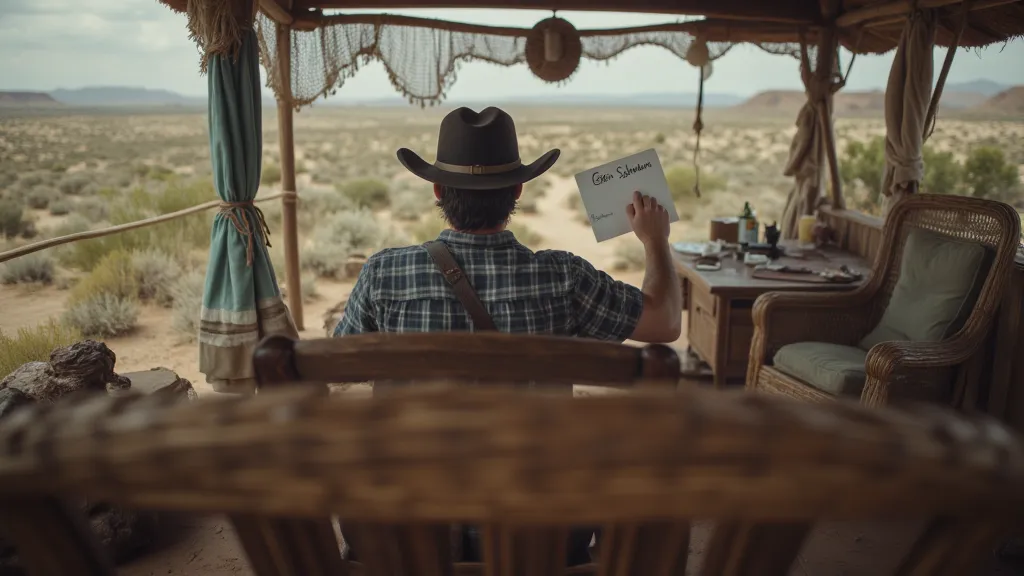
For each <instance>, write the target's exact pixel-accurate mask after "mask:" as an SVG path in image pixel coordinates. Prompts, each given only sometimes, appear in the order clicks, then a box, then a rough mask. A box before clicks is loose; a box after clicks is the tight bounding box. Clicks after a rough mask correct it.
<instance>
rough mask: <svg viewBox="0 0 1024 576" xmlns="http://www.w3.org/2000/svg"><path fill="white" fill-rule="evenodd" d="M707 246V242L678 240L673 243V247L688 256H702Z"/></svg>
mask: <svg viewBox="0 0 1024 576" xmlns="http://www.w3.org/2000/svg"><path fill="white" fill-rule="evenodd" d="M705 246H707V244H705V243H704V242H676V243H675V244H673V245H672V249H673V250H675V251H676V252H679V253H680V254H686V255H687V256H700V255H701V254H703V253H704V247H705Z"/></svg>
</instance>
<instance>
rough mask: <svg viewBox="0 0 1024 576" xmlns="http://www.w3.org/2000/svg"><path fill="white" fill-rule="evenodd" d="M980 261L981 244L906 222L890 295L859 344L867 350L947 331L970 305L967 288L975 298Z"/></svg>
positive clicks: (929, 339)
mask: <svg viewBox="0 0 1024 576" xmlns="http://www.w3.org/2000/svg"><path fill="white" fill-rule="evenodd" d="M985 261H986V249H985V246H984V245H982V244H979V243H976V242H964V241H961V240H957V239H955V238H951V237H949V236H944V235H942V234H938V233H935V232H932V231H930V230H925V229H923V228H916V227H915V228H911V230H910V231H909V233H908V234H907V240H906V244H904V246H903V255H902V259H901V261H900V271H899V278H898V279H897V280H896V286H895V288H894V289H893V293H892V297H891V298H890V299H889V304H888V306H886V309H885V312H884V313H883V314H882V319H881V321H879V323H878V326H876V327H875V329H874V330H872V331H871V332H870V333H869V334H868V335H867V336H865V337H864V338H863V339H862V340H861V341H860V347H861V348H863V349H864V350H869V349H871V347H872V346H874V345H876V344H878V343H880V342H889V341H894V340H902V341H911V342H937V341H939V340H942V339H943V338H945V337H947V336H949V335H950V333H951V330H950V329H951V328H952V327H953V326H954V324H957V323H958V322H959V323H960V324H962V323H963V320H965V319H966V316H967V314H966V313H969V312H970V308H972V307H973V306H974V303H973V299H972V294H973V295H975V298H976V293H977V290H976V288H977V287H978V285H979V284H980V282H979V277H980V276H982V275H983V274H984V272H985V270H984V268H985Z"/></svg>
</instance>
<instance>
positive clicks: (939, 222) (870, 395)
mask: <svg viewBox="0 0 1024 576" xmlns="http://www.w3.org/2000/svg"><path fill="white" fill-rule="evenodd" d="M915 231H916V232H915ZM922 231H923V232H922ZM912 234H929V235H932V236H933V237H938V238H941V239H942V241H944V242H945V241H948V242H949V243H950V244H953V243H956V244H960V245H964V246H974V245H981V246H983V247H984V248H985V250H984V251H983V252H984V256H983V259H984V262H983V263H981V264H979V266H978V272H977V275H976V277H975V278H974V279H973V280H970V281H969V283H971V284H972V287H971V294H970V295H969V296H968V297H966V298H964V299H963V305H962V306H961V308H960V310H959V311H958V313H957V316H958V317H959V318H960V319H959V321H957V322H951V323H950V324H949V325H948V328H949V330H948V331H947V332H946V334H944V337H942V338H939V339H934V340H932V341H910V340H899V339H887V338H877V337H876V338H874V339H875V340H876V343H874V344H873V345H870V344H865V341H866V340H869V338H866V337H867V336H868V335H869V333H873V329H876V327H877V326H879V324H880V321H881V320H882V319H883V316H884V315H885V313H886V309H887V307H888V305H889V303H890V300H891V299H892V298H893V293H894V290H896V289H897V284H898V281H899V279H900V275H901V274H900V270H901V265H902V259H903V255H904V248H905V246H907V244H908V238H909V237H910V236H911V235H912ZM1019 235H1020V219H1019V216H1018V215H1017V212H1016V211H1015V210H1013V208H1011V207H1010V206H1007V205H1006V204H1003V203H1000V202H993V201H988V200H979V199H974V198H963V197H954V196H939V195H933V194H917V195H913V196H911V197H909V198H906V199H905V200H903V201H901V202H900V203H898V204H897V205H896V206H895V207H894V208H893V210H892V212H891V213H890V215H889V217H888V219H887V221H886V225H885V229H884V231H883V241H882V248H881V249H880V251H879V253H878V255H877V257H876V259H875V263H874V268H873V270H872V276H871V278H870V279H869V280H868V281H867V282H865V283H864V285H863V286H861V287H860V288H858V289H857V290H854V291H851V292H844V293H817V294H806V293H778V292H775V293H768V294H765V295H763V296H761V297H760V298H758V299H757V301H756V302H755V304H754V309H753V320H754V326H755V331H754V338H753V341H752V342H751V349H750V363H749V367H748V371H747V389H748V390H754V391H760V392H768V393H776V394H784V395H788V396H793V397H797V398H802V399H806V400H812V401H824V400H828V399H832V398H835V396H836V395H837V394H857V393H858V392H859V395H860V398H861V401H862V402H863V403H864V404H867V405H870V406H880V405H884V404H887V403H888V402H890V401H897V400H900V401H901V400H906V399H913V400H928V401H950V399H951V398H952V397H953V394H952V392H953V390H952V387H953V382H954V379H955V377H956V375H957V369H958V368H960V367H961V366H962V365H964V363H965V362H966V361H967V360H968V359H969V358H971V357H972V355H974V354H975V352H976V351H977V350H978V349H979V347H980V346H982V344H983V341H984V340H985V337H986V334H987V333H988V331H989V328H990V326H991V324H992V322H993V319H994V316H995V313H996V310H997V308H998V307H999V303H1000V300H1001V298H1002V293H1003V292H1004V290H1005V288H1006V286H1007V282H1008V280H1009V274H1010V270H1011V268H1012V266H1013V260H1014V254H1015V252H1016V248H1017V242H1018V239H1019ZM979 252H980V251H979ZM908 265H910V263H909V261H908ZM922 296H923V297H924V296H927V291H925V293H924V294H922ZM972 303H973V304H972ZM897 313H898V311H893V314H897ZM876 331H877V329H876ZM822 344H823V345H824V346H834V347H835V350H837V351H838V352H839V353H841V354H845V355H846V356H845V359H840V360H836V361H835V362H834V363H833V366H836V365H839V364H840V363H841V362H846V364H845V366H847V367H849V366H854V365H857V363H859V362H860V360H859V359H860V358H862V359H863V369H862V372H860V373H859V374H857V377H859V378H860V381H859V382H856V381H854V384H853V385H852V386H850V388H853V390H852V391H850V390H843V391H839V392H837V391H836V390H835V389H829V387H827V386H823V385H821V383H820V382H819V383H809V382H807V381H805V379H801V378H799V377H796V376H795V375H793V372H792V371H788V372H787V371H784V369H780V366H778V365H776V364H777V362H778V360H779V356H778V354H779V352H780V350H783V349H784V347H787V346H790V345H800V346H804V347H805V348H804V349H805V350H806V347H808V346H820V345H822ZM789 349H790V350H792V349H794V348H793V347H791V348H789ZM858 349H859V350H860V351H861V352H860V353H859V354H860V356H858ZM819 353H820V350H819ZM817 361H819V362H824V361H822V360H821V359H820V358H818V359H817ZM783 368H785V367H783ZM851 370H853V369H852V368H851ZM857 383H863V387H862V388H861V389H860V390H856V387H855V386H856V384H857Z"/></svg>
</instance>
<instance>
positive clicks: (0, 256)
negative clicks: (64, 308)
mask: <svg viewBox="0 0 1024 576" xmlns="http://www.w3.org/2000/svg"><path fill="white" fill-rule="evenodd" d="M283 197H284V193H281V194H271V195H270V196H264V197H262V198H257V199H256V200H254V202H268V201H270V200H278V199H280V198H283ZM221 203H222V200H210V201H209V202H204V203H202V204H197V205H195V206H192V207H191V208H185V209H183V210H178V211H177V212H168V213H167V214H161V215H159V216H153V217H152V218H145V219H143V220H136V221H135V222H126V223H124V224H118V225H117V226H110V227H108V228H101V229H99V230H87V231H85V232H77V233H75V234H68V235H66V236H58V237H56V238H48V239H46V240H42V241H39V242H34V243H32V244H26V245H25V246H19V247H18V248H14V249H12V250H7V251H5V252H0V263H3V262H6V261H8V260H13V259H15V258H18V257H21V256H25V255H26V254H31V253H33V252H38V251H40V250H45V249H47V248H53V247H54V246H60V245H62V244H70V243H71V242H78V241H80V240H91V239H93V238H100V237H103V236H110V235H111V234H120V233H121V232H127V231H129V230H135V229H137V228H145V227H147V226H154V225H156V224H160V223H163V222H167V221H170V220H175V219H177V218H183V217H185V216H189V215H191V214H195V213H197V212H203V211H205V210H210V209H211V208H216V207H218V206H220V205H221Z"/></svg>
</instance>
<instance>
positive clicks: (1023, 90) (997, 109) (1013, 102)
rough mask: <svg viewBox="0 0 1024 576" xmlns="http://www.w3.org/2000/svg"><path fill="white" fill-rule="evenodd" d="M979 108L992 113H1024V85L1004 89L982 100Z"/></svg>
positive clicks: (1014, 114) (1017, 114)
mask: <svg viewBox="0 0 1024 576" xmlns="http://www.w3.org/2000/svg"><path fill="white" fill-rule="evenodd" d="M978 108H979V109H980V110H981V111H983V112H988V113H992V114H1006V115H1013V116H1021V115H1024V86H1014V87H1012V88H1008V89H1006V90H1003V91H1002V92H1000V93H998V94H996V95H995V96H993V97H991V98H989V99H988V100H985V101H984V102H982V103H981V105H980V106H979V107H978Z"/></svg>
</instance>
